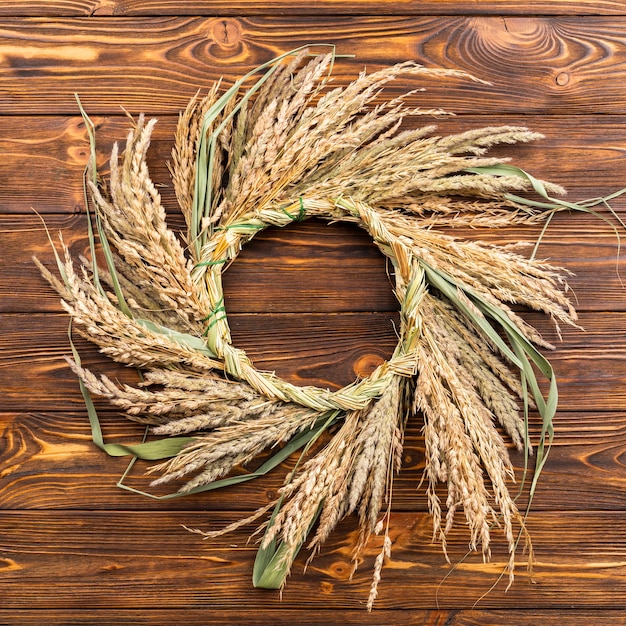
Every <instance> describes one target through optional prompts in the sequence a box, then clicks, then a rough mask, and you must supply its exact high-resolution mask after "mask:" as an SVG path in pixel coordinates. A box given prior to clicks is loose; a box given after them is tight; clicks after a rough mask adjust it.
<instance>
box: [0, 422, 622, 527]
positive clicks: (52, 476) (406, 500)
mask: <svg viewBox="0 0 626 626" xmlns="http://www.w3.org/2000/svg"><path fill="white" fill-rule="evenodd" d="M100 419H101V423H102V426H103V428H104V431H105V435H106V440H107V441H108V442H125V443H133V442H137V441H140V440H141V439H142V437H143V434H144V430H143V427H141V426H140V425H137V424H132V423H131V422H129V421H128V420H126V419H125V418H124V417H122V416H121V415H118V414H116V413H113V412H111V411H110V410H101V411H100ZM555 426H556V431H557V434H556V438H555V444H554V447H553V449H552V452H551V456H550V460H549V462H548V464H547V465H546V467H545V469H544V471H543V473H542V476H541V480H540V482H539V485H538V488H537V491H536V494H535V498H534V501H533V510H534V511H536V512H538V511H551V510H553V509H555V508H556V509H560V510H570V511H576V510H581V509H586V510H593V511H620V510H622V508H623V501H624V498H625V497H626V478H625V476H624V466H625V465H626V413H624V412H621V413H618V412H592V411H589V412H571V413H570V412H559V413H558V414H557V417H556V421H555ZM421 428H422V423H421V420H420V419H419V418H418V419H414V420H412V421H411V422H410V423H409V424H408V427H407V434H406V441H405V446H404V454H403V466H402V470H401V472H400V473H399V474H398V476H397V477H396V478H395V480H394V500H393V509H394V511H411V512H424V511H426V510H427V508H428V506H427V501H426V496H425V492H424V489H423V487H422V488H419V489H418V485H419V483H420V480H421V477H422V472H423V469H424V442H423V437H422V435H421ZM539 431H540V425H539V423H538V420H536V419H535V418H533V423H532V436H533V439H535V440H536V438H537V437H538V433H539ZM0 434H1V435H2V440H3V442H4V443H3V447H2V448H1V449H0V466H1V467H2V468H3V469H2V471H0V477H1V479H2V490H0V509H3V510H43V509H45V510H48V509H55V510H63V509H89V510H102V511H106V510H124V509H129V508H131V509H133V510H135V511H139V510H145V511H166V510H195V511H223V510H230V511H249V510H251V509H257V508H259V507H262V506H265V505H267V504H268V503H269V502H272V500H273V499H274V498H275V496H276V492H277V489H279V488H280V486H281V485H282V483H283V481H284V479H285V476H286V475H287V473H288V472H289V471H290V470H292V469H293V467H294V463H295V462H296V459H297V455H296V457H294V458H292V459H290V460H288V461H286V462H285V463H284V464H283V465H282V466H281V467H280V468H279V469H277V470H276V472H273V473H272V474H270V475H268V476H265V477H263V478H259V479H256V480H254V481H251V482H247V483H243V484H241V485H239V486H237V487H235V488H226V489H221V490H217V491H213V492H211V493H204V494H196V495H192V496H185V497H183V498H178V499H167V500H154V499H150V498H147V497H144V496H141V495H138V494H133V493H129V492H128V491H124V490H122V489H119V488H118V487H117V486H116V485H117V482H118V480H119V479H120V477H121V475H122V474H123V472H124V470H125V469H126V467H127V464H128V459H123V458H111V457H107V455H106V454H104V453H103V452H102V451H100V450H99V449H98V448H96V446H95V445H94V444H93V443H92V441H91V432H90V430H89V422H88V420H87V416H86V414H85V412H84V411H82V412H81V411H66V412H63V413H62V412H52V411H50V412H46V413H43V412H31V413H0ZM512 460H513V464H514V467H515V473H516V476H517V478H518V480H521V477H522V473H523V467H524V460H523V458H522V455H520V454H518V453H514V452H512ZM261 462H262V460H256V461H254V462H252V463H250V465H249V468H248V469H249V470H252V469H254V468H256V467H258V466H259V465H260V464H261ZM149 466H150V463H141V462H138V463H137V465H136V466H135V468H134V469H133V471H132V472H131V474H130V476H129V477H128V478H127V480H126V481H125V484H127V485H129V486H131V487H134V488H135V489H140V490H142V491H145V492H149V493H151V494H153V495H157V496H161V495H166V494H169V493H173V492H175V491H176V489H177V488H178V486H179V483H173V484H171V485H166V486H162V487H152V486H151V485H150V481H151V479H152V478H151V477H150V476H147V475H145V471H146V470H147V468H148V467H149ZM242 471H243V470H242ZM598 484H602V489H601V490H599V489H598ZM511 490H512V492H514V493H517V488H516V487H515V486H514V485H511ZM572 493H575V494H576V498H575V499H573V498H572ZM440 494H441V496H442V497H445V490H444V489H441V490H440ZM526 502H527V493H526V491H525V492H524V494H523V495H522V497H521V498H520V500H519V506H520V507H524V506H525V505H526ZM242 515H243V514H242Z"/></svg>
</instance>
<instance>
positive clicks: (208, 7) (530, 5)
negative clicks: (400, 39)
mask: <svg viewBox="0 0 626 626" xmlns="http://www.w3.org/2000/svg"><path fill="white" fill-rule="evenodd" d="M285 11H289V13H290V15H292V16H293V15H307V14H311V13H314V14H316V15H326V14H328V15H333V16H334V15H342V14H343V15H482V14H485V15H494V14H499V15H567V14H575V15H624V14H625V13H626V11H625V10H624V5H623V3H622V2H621V1H620V0H578V1H576V0H552V1H551V2H550V1H548V0H530V1H527V2H524V3H523V4H519V3H511V2H509V1H508V0H464V1H463V2H457V1H456V0H424V1H421V2H413V1H412V0H393V1H391V0H383V1H381V0H358V1H348V2H344V1H343V0H318V2H316V3H315V5H311V3H310V2H305V1H304V0H291V1H288V0H273V1H271V2H269V1H267V0H265V1H257V0H255V1H254V2H250V0H231V1H229V2H226V1H225V0H212V1H211V2H210V3H207V2H202V1H200V0H190V1H187V2H185V3H184V4H183V3H181V2H180V1H179V0H178V1H177V0H150V1H148V0H51V1H50V2H45V1H42V0H18V1H16V0H1V1H0V15H6V16H25V17H26V16H32V17H43V16H47V17H58V16H89V17H101V16H120V17H121V16H128V15H155V16H161V15H210V16H215V15H224V16H227V17H228V16H231V15H276V14H279V15H280V14H284V12H285Z"/></svg>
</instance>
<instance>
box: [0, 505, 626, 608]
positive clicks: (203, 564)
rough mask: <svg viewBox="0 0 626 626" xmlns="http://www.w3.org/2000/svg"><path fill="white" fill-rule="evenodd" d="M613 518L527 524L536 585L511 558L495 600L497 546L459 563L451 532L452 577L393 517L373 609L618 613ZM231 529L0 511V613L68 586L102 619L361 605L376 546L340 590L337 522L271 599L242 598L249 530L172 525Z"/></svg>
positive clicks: (348, 528) (178, 519) (62, 602)
mask: <svg viewBox="0 0 626 626" xmlns="http://www.w3.org/2000/svg"><path fill="white" fill-rule="evenodd" d="M622 515H623V514H622V513H621V512H616V513H608V512H601V513H590V512H580V513H570V512H564V511H556V510H555V511H553V512H550V513H537V514H534V515H532V516H531V518H530V519H529V528H530V530H531V533H532V536H533V544H534V550H535V555H536V564H535V571H534V574H533V582H534V584H531V582H530V580H529V577H528V575H527V574H526V573H525V572H524V567H523V557H521V556H520V559H519V563H518V567H519V569H518V576H517V580H516V582H515V584H514V585H513V586H512V587H511V588H510V589H509V590H508V591H505V587H506V584H505V582H501V583H500V584H499V585H497V586H496V587H495V588H494V589H491V590H490V587H491V585H492V584H493V583H494V582H495V581H496V579H497V576H498V573H499V572H500V570H501V568H502V566H503V565H504V562H505V561H506V558H507V556H506V550H505V549H504V546H501V545H496V544H494V552H493V561H492V562H491V563H488V564H484V563H483V562H482V559H481V558H480V557H478V556H476V557H470V558H469V559H467V560H466V561H464V562H463V563H459V560H460V559H461V558H462V557H463V555H464V553H465V549H466V548H465V545H466V538H465V533H464V532H462V531H459V532H456V531H455V532H453V533H452V534H451V537H450V541H449V544H448V548H449V555H450V559H451V561H452V563H456V564H457V566H456V569H454V570H453V571H450V567H449V566H448V565H447V564H446V562H445V559H444V558H443V555H442V553H441V549H440V548H439V547H438V546H434V545H432V543H431V531H430V523H429V521H428V519H427V517H426V516H425V515H424V516H419V515H414V514H402V513H398V514H393V515H392V517H391V526H390V535H391V537H392V540H393V542H394V547H393V552H392V559H391V561H390V563H389V565H388V567H387V568H386V569H385V570H384V572H383V580H382V582H381V587H380V595H379V599H378V602H377V606H378V607H379V608H381V609H406V610H423V609H427V608H431V607H433V606H434V605H435V602H438V604H439V607H440V609H442V610H450V609H462V608H471V607H472V605H474V603H475V602H476V601H477V600H480V605H481V607H482V608H483V609H490V608H498V609H500V610H502V609H505V608H508V609H520V608H528V609H533V610H539V609H548V608H551V609H555V608H558V607H567V608H569V609H572V608H575V607H579V608H584V609H591V608H597V609H615V610H617V609H620V608H621V607H622V599H623V596H624V593H626V566H625V565H624V563H625V562H626V558H625V557H626V534H625V530H624V526H623V524H621V523H620V520H621V518H622ZM230 520H232V514H220V513H217V512H215V513H212V514H211V516H210V520H207V516H206V514H204V513H202V512H195V513H193V512H187V511H185V512H180V513H173V512H167V513H162V514H159V513H156V512H154V513H151V514H150V515H145V514H143V513H141V512H139V513H137V512H131V511H129V512H89V511H58V512H51V511H45V512H43V511H42V512H35V511H28V512H23V511H15V512H2V513H0V522H1V523H2V527H3V533H2V536H1V537H0V545H1V546H2V563H3V565H4V567H3V568H2V569H1V570H0V580H2V587H3V608H4V609H5V610H8V609H13V610H19V609H28V610H33V609H40V608H50V609H56V610H59V609H62V608H66V607H75V606H76V598H77V596H76V594H77V589H78V588H80V603H81V605H82V606H86V607H87V606H88V607H90V608H92V609H106V608H108V607H109V606H110V604H111V599H112V598H115V606H116V608H118V609H141V608H145V609H151V608H153V607H155V605H157V606H158V607H160V608H161V609H165V608H176V607H180V608H182V607H183V606H184V607H185V609H191V610H193V609H199V608H201V607H206V606H207V605H210V606H211V607H212V610H214V611H219V610H222V609H226V610H228V609H230V610H235V609H240V606H241V597H242V596H241V594H242V590H244V589H245V590H246V602H245V610H246V611H254V610H275V609H280V610H282V611H285V614H286V612H287V611H289V610H291V609H297V610H302V609H305V608H306V609H309V610H318V609H320V608H322V607H323V608H324V609H329V608H335V609H338V608H341V609H342V610H343V609H358V608H362V607H363V603H364V601H365V599H366V598H367V595H368V591H369V586H370V581H371V569H370V568H371V567H372V565H373V561H374V558H375V556H376V554H377V552H378V550H379V547H377V545H376V543H378V542H374V541H372V544H371V547H368V549H367V550H366V552H365V554H364V555H363V561H362V562H361V563H360V566H359V569H358V570H357V572H356V574H355V575H354V577H353V579H352V582H349V577H350V574H351V571H352V566H351V550H352V548H353V547H354V542H355V541H356V540H357V533H356V532H355V529H354V526H353V524H352V523H350V522H346V523H341V524H340V526H339V528H338V530H337V531H336V532H335V533H334V534H333V535H332V536H331V538H330V540H329V542H328V544H326V546H325V547H324V548H323V550H322V552H321V554H320V555H319V556H318V557H316V558H315V559H314V560H313V561H312V563H311V564H310V565H309V567H308V569H307V571H306V574H302V569H303V565H304V562H305V560H306V558H307V555H306V553H302V554H300V555H299V556H298V558H297V560H296V563H295V565H294V567H293V568H292V575H291V577H290V579H289V582H288V585H287V587H286V589H285V591H284V592H283V594H282V599H281V598H280V597H279V594H278V593H277V592H267V591H265V590H259V589H253V588H252V586H251V583H250V575H251V570H252V561H253V559H254V554H255V547H254V546H253V545H246V541H247V531H245V530H241V531H237V532H235V533H233V534H231V535H230V536H229V537H227V538H225V539H224V538H223V539H222V540H220V541H214V542H210V543H209V542H203V541H202V540H201V539H200V538H199V537H198V536H197V535H193V534H191V533H188V532H187V531H185V530H184V529H183V528H182V527H181V524H186V525H189V526H191V527H203V528H209V529H210V528H217V527H220V526H223V524H224V523H226V522H228V521H230ZM564 529H567V532H563V530H564ZM446 574H450V575H449V576H448V577H447V578H445V579H444V577H445V575H446ZM488 591H489V593H487V595H486V596H485V597H482V596H483V594H485V592H488Z"/></svg>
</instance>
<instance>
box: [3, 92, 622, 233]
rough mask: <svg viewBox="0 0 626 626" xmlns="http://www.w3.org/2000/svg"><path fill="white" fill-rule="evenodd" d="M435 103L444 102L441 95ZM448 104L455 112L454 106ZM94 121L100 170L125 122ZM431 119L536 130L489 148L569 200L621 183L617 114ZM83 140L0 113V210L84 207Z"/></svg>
mask: <svg viewBox="0 0 626 626" xmlns="http://www.w3.org/2000/svg"><path fill="white" fill-rule="evenodd" d="M439 104H443V105H444V106H448V102H447V100H446V99H443V100H441V101H440V103H439ZM450 110H451V111H454V109H453V107H451V108H450ZM131 112H133V113H134V114H136V113H139V112H140V111H139V110H137V109H135V110H132V111H131ZM150 113H151V111H150V110H149V109H148V114H150ZM93 119H94V123H95V124H96V126H97V143H98V161H99V168H100V169H101V171H102V172H103V173H105V174H106V171H107V162H108V157H109V155H110V151H111V148H112V146H113V143H114V142H116V141H117V142H121V143H123V142H124V140H125V138H126V134H127V132H128V129H129V123H128V120H127V119H126V118H122V117H120V116H110V117H100V116H94V118H93ZM431 121H432V120H431V119H429V118H419V119H412V120H406V121H405V127H406V128H415V127H416V126H418V125H423V124H427V123H430V122H431ZM434 123H436V124H437V126H438V132H439V133H441V134H443V135H446V134H452V133H458V132H464V131H467V130H470V129H473V128H479V127H482V126H485V125H522V126H528V127H529V128H531V129H532V130H534V131H536V132H540V133H543V134H544V135H545V138H544V139H542V140H540V141H536V142H534V143H532V144H525V145H517V146H505V147H502V148H498V147H496V148H494V149H493V150H492V152H491V154H493V156H500V157H510V158H512V159H513V162H514V163H515V164H516V165H518V166H520V167H522V168H524V169H526V170H527V171H529V172H531V173H532V174H533V175H535V176H537V177H539V178H543V179H547V180H550V181H552V182H555V183H558V184H560V185H564V186H565V187H566V188H567V189H568V191H569V195H568V198H569V199H571V200H583V199H585V198H589V197H596V196H604V195H608V194H610V193H613V192H614V191H617V190H618V189H620V188H622V187H623V186H625V185H626V177H625V176H624V173H623V157H624V149H623V146H624V145H626V117H623V116H588V117H585V121H584V123H581V120H580V119H578V118H577V117H576V116H534V115H529V116H520V115H493V116H476V115H472V116H460V117H450V118H439V119H437V120H435V122H434ZM175 124H176V118H174V117H172V116H165V117H159V123H158V124H157V126H156V129H155V131H154V134H153V139H152V144H151V148H150V152H149V165H150V172H151V175H152V178H153V180H154V181H155V182H156V183H157V184H158V185H159V190H160V192H161V194H162V197H163V202H164V204H165V206H166V208H167V209H168V211H169V212H171V213H174V212H175V210H176V206H177V205H176V200H175V197H174V193H173V189H172V185H171V178H170V174H169V171H168V169H167V162H168V160H170V159H171V157H170V154H171V149H172V144H173V138H174V132H175ZM88 145H89V144H88V139H87V134H86V132H85V127H84V124H83V123H82V119H81V118H79V117H76V116H71V117H63V116H58V117H50V116H41V117H22V116H20V117H12V116H0V150H1V151H2V154H3V159H2V162H1V163H0V177H1V179H2V181H3V193H2V213H3V214H10V213H24V214H27V215H32V214H33V210H36V211H37V212H39V213H42V214H48V213H69V214H73V213H75V212H80V211H84V194H83V187H82V180H83V172H84V168H85V165H86V163H87V159H88V156H89V151H88ZM24 172H37V184H36V185H34V184H24V179H23V176H22V174H23V173H24ZM614 204H615V206H616V207H617V208H618V209H621V208H623V207H624V206H625V201H624V200H620V199H618V200H616V201H615V202H614ZM5 228H6V227H4V226H3V227H2V230H4V229H5Z"/></svg>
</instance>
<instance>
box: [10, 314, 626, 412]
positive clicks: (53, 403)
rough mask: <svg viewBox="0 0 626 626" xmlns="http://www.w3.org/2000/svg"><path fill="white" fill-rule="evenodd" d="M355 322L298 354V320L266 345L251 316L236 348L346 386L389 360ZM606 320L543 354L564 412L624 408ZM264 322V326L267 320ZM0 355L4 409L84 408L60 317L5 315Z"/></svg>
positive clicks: (265, 362)
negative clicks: (556, 383) (551, 369)
mask: <svg viewBox="0 0 626 626" xmlns="http://www.w3.org/2000/svg"><path fill="white" fill-rule="evenodd" d="M305 319H306V318H305ZM339 319H341V318H338V320H339ZM359 319H362V318H361V317H359ZM351 320H352V321H354V324H350V321H351ZM611 320H615V321H611ZM357 321H358V320H356V321H355V318H354V317H351V318H347V319H344V320H342V321H341V322H338V323H337V329H336V331H334V332H335V334H334V335H333V334H331V335H330V337H329V334H328V330H329V325H326V327H324V325H318V327H317V330H315V329H314V328H313V326H311V327H310V328H311V331H310V335H309V336H308V339H306V342H305V340H304V339H303V345H306V347H305V348H301V347H297V344H296V347H294V342H293V337H294V336H296V333H298V332H299V331H301V330H302V328H303V327H306V323H304V324H303V318H302V317H296V318H293V317H291V318H290V317H288V316H285V317H283V318H282V321H281V322H280V323H279V324H277V326H278V328H279V330H278V331H277V332H276V333H275V334H272V333H271V332H270V330H267V331H265V333H266V334H265V337H267V339H264V338H263V337H262V336H261V337H260V338H259V336H258V335H259V333H258V330H257V329H258V327H259V322H260V320H259V319H258V318H255V317H251V318H249V319H248V320H247V323H246V327H247V329H248V333H251V332H252V333H254V339H253V340H250V341H249V342H248V341H242V345H243V346H244V347H247V348H248V350H249V355H250V357H251V358H252V360H253V361H254V362H255V364H256V365H257V366H258V367H259V368H261V369H267V370H270V371H274V370H275V371H276V372H277V373H278V374H279V375H282V376H284V377H285V378H286V379H287V380H289V381H291V382H294V383H296V384H319V385H323V386H325V385H332V386H335V385H342V384H347V383H349V382H351V381H352V380H354V378H355V373H356V372H359V371H367V369H368V368H370V367H372V366H374V365H375V364H376V363H377V362H379V360H380V359H381V358H383V357H384V356H385V354H389V353H390V352H391V350H392V348H393V346H394V344H395V340H394V339H393V330H392V328H391V327H390V325H389V323H388V316H385V315H383V316H381V317H378V318H376V317H373V316H372V317H368V318H367V322H366V323H365V324H363V325H357ZM381 321H382V323H381ZM604 321H605V324H606V325H605V327H604V329H603V330H602V331H601V334H600V335H598V334H596V335H595V337H594V336H591V335H590V336H588V337H587V336H584V338H582V339H581V337H583V336H582V335H577V338H576V340H575V341H574V342H572V343H571V344H570V345H562V346H559V348H558V349H557V350H555V351H554V352H552V353H550V354H549V357H550V361H551V362H552V364H553V366H554V369H555V371H556V372H557V376H558V379H559V381H560V390H561V393H560V396H561V397H560V407H561V409H562V410H564V411H573V410H593V409H596V410H607V411H620V410H626V385H625V383H626V350H625V347H626V345H625V341H626V339H625V336H624V335H623V334H621V333H620V331H619V330H615V329H619V328H623V326H624V323H625V322H624V317H623V314H611V315H607V316H606V317H605V318H604ZM290 323H291V328H290V326H289V324H290ZM263 324H264V326H265V328H269V327H270V325H269V324H268V323H267V321H266V320H264V321H263ZM25 329H26V330H25ZM240 329H241V330H243V323H242V326H241V327H240ZM292 333H293V334H292ZM381 338H382V339H381ZM582 342H584V343H582ZM373 343H374V345H372V344H373ZM246 344H248V345H246ZM76 345H77V348H78V350H79V352H80V353H81V355H82V356H81V358H82V359H83V363H84V365H85V367H88V368H91V369H94V370H95V371H97V372H99V373H102V374H106V375H108V376H110V377H114V378H118V379H120V380H121V381H125V382H134V381H136V380H137V375H136V373H134V372H133V371H132V369H131V368H126V367H122V366H118V365H116V364H115V363H113V362H112V361H110V360H109V359H106V358H104V357H103V356H100V355H99V354H97V353H96V352H95V349H94V348H93V347H90V346H89V344H88V343H87V342H86V341H84V340H80V339H79V340H77V342H76ZM0 349H1V352H0V354H2V357H1V360H0V388H2V389H3V408H4V410H7V411H20V410H24V411H41V410H50V409H53V410H63V408H64V407H65V408H69V407H74V408H80V407H82V404H83V400H82V397H81V395H80V393H79V391H78V388H77V385H76V380H75V377H74V375H73V374H72V372H71V371H70V370H69V368H68V366H67V364H66V363H65V361H64V356H65V355H67V354H69V353H70V350H69V345H68V340H67V318H66V317H65V316H61V315H59V316H52V315H46V314H43V315H36V314H32V315H4V316H3V317H2V333H1V335H0ZM361 368H363V369H362V370H361ZM333 383H334V384H333Z"/></svg>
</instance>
